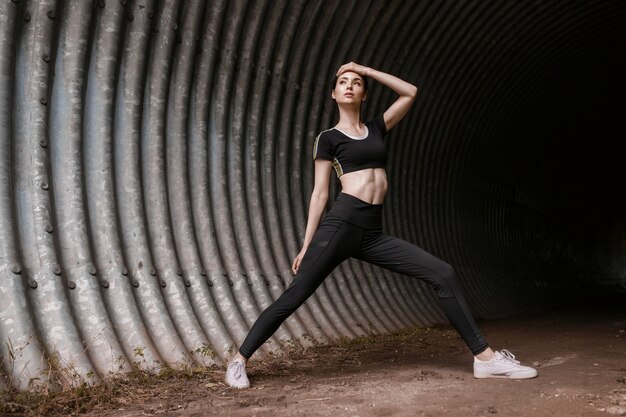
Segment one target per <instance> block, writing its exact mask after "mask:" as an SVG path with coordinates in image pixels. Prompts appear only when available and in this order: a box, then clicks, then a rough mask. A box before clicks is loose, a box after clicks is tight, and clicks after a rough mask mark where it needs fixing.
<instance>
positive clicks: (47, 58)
mask: <svg viewBox="0 0 626 417" xmlns="http://www.w3.org/2000/svg"><path fill="white" fill-rule="evenodd" d="M41 59H43V61H44V62H50V55H48V54H44V55H43V56H42V57H41Z"/></svg>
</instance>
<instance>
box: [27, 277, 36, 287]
mask: <svg viewBox="0 0 626 417" xmlns="http://www.w3.org/2000/svg"><path fill="white" fill-rule="evenodd" d="M28 286H29V287H31V288H32V289H35V288H37V281H35V280H34V279H29V280H28Z"/></svg>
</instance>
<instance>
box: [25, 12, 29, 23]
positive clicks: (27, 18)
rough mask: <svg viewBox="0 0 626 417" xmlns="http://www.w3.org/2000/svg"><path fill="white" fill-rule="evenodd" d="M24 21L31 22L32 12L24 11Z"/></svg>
mask: <svg viewBox="0 0 626 417" xmlns="http://www.w3.org/2000/svg"><path fill="white" fill-rule="evenodd" d="M24 21H26V22H30V13H28V12H24Z"/></svg>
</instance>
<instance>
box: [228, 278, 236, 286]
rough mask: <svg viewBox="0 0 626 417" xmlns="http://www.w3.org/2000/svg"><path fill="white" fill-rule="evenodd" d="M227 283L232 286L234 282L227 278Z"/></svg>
mask: <svg viewBox="0 0 626 417" xmlns="http://www.w3.org/2000/svg"><path fill="white" fill-rule="evenodd" d="M228 285H229V286H231V287H234V286H235V283H234V282H233V280H231V279H229V280H228Z"/></svg>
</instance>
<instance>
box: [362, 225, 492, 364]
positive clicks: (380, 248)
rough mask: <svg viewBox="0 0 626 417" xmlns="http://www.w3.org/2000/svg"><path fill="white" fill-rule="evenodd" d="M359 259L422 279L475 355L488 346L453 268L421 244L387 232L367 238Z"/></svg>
mask: <svg viewBox="0 0 626 417" xmlns="http://www.w3.org/2000/svg"><path fill="white" fill-rule="evenodd" d="M356 257H357V258H358V259H361V260H364V261H366V262H370V263H372V264H375V265H378V266H381V267H383V268H386V269H389V270H391V271H394V272H397V273H400V274H404V275H408V276H411V277H416V278H420V279H423V280H424V281H426V282H428V283H429V284H430V285H431V286H432V287H433V288H434V289H435V292H436V293H437V296H438V297H439V301H440V304H441V307H442V309H443V311H444V313H445V314H446V316H447V317H448V320H449V321H450V323H451V324H452V326H454V328H455V329H456V330H457V331H458V332H459V334H460V335H461V337H462V338H463V340H464V341H465V343H466V344H467V346H468V347H469V348H470V350H471V351H472V353H473V354H474V355H478V354H480V353H481V352H483V351H485V350H486V349H487V348H488V347H489V346H488V344H487V342H486V341H485V339H484V338H483V336H482V335H481V334H480V330H479V329H478V326H477V325H476V322H475V321H474V318H473V317H472V313H471V311H470V308H469V305H468V304H467V301H466V300H465V297H464V296H463V293H462V291H461V288H460V287H459V284H458V280H457V278H456V274H455V272H454V269H452V267H451V266H450V265H448V264H447V263H445V262H444V261H442V260H441V259H438V258H436V257H435V256H433V255H431V254H430V253H428V252H426V251H425V250H423V249H421V248H420V247H418V246H416V245H413V244H411V243H409V242H407V241H405V240H402V239H398V238H395V237H391V236H387V235H384V234H373V235H372V236H371V237H367V238H366V239H364V242H363V245H362V246H361V253H360V254H359V256H356Z"/></svg>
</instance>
